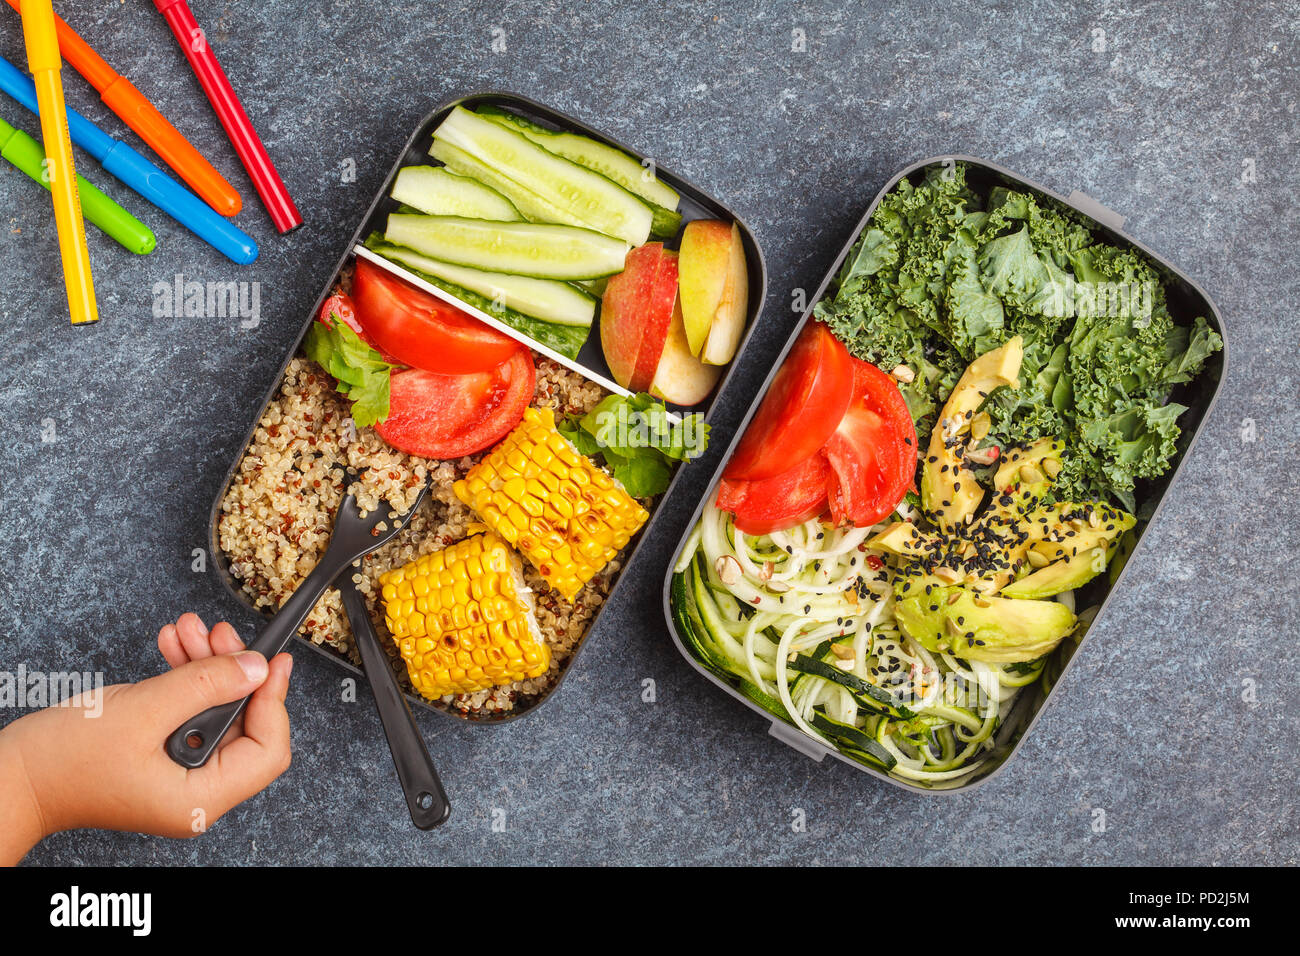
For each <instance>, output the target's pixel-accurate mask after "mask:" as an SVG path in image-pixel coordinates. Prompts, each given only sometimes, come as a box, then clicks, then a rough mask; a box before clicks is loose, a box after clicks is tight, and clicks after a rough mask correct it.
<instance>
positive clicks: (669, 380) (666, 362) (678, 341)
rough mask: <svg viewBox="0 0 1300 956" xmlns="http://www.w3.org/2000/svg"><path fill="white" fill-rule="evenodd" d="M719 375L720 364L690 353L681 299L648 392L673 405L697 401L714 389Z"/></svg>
mask: <svg viewBox="0 0 1300 956" xmlns="http://www.w3.org/2000/svg"><path fill="white" fill-rule="evenodd" d="M721 377H722V366H720V365H705V364H704V363H703V362H701V361H700V360H699V359H697V358H696V357H695V356H694V355H692V354H691V344H690V341H689V340H688V339H687V338H686V323H685V320H684V318H683V316H682V310H681V302H680V299H679V300H678V303H677V305H676V307H674V309H673V317H672V322H671V323H670V324H669V326H668V338H667V340H666V341H665V342H664V348H663V354H662V355H661V356H660V358H659V366H658V368H656V369H655V376H654V381H653V382H652V383H651V385H650V394H651V395H654V396H655V397H656V398H662V399H663V400H664V401H665V402H671V403H672V404H674V405H697V404H699V403H700V402H702V401H704V399H706V398H707V397H708V395H709V392H711V391H713V386H715V385H717V384H718V379H719V378H721Z"/></svg>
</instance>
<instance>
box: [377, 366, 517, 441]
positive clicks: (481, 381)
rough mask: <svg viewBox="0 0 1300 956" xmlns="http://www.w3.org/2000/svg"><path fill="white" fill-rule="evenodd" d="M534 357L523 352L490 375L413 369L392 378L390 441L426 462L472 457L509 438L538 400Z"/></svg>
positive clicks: (386, 428)
mask: <svg viewBox="0 0 1300 956" xmlns="http://www.w3.org/2000/svg"><path fill="white" fill-rule="evenodd" d="M536 384H537V370H536V369H535V368H534V367H533V356H532V353H531V352H529V351H528V350H527V349H518V350H516V351H515V353H514V354H513V355H512V356H510V358H509V359H507V360H506V361H505V362H503V363H501V364H500V365H499V366H497V367H496V368H494V369H489V370H488V371H486V372H470V373H467V374H464V375H441V374H439V373H437V372H429V371H426V370H424V369H418V368H412V369H407V370H405V371H402V372H394V373H393V375H392V380H391V386H390V395H389V412H388V418H387V419H385V420H384V421H382V422H380V423H379V424H378V425H376V426H375V431H377V432H379V436H380V437H381V438H383V440H384V441H386V442H388V444H390V445H392V446H393V447H394V448H396V449H398V450H399V451H404V452H406V453H407V454H410V455H418V456H419V457H421V458H435V459H443V460H446V459H450V458H460V457H462V456H463V455H472V454H474V453H475V452H478V451H482V450H483V449H485V448H488V447H490V446H492V445H495V444H496V443H497V442H498V441H500V440H501V439H502V438H504V437H505V436H506V435H507V434H508V433H509V432H510V430H511V429H512V428H514V427H515V426H516V425H518V424H519V421H520V419H522V418H523V417H524V409H525V408H527V407H528V403H529V402H531V401H532V399H533V389H534V387H535V386H536Z"/></svg>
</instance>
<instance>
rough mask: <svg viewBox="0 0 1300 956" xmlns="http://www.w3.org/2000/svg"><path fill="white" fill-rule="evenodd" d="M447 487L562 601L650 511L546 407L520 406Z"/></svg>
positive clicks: (613, 552) (612, 553)
mask: <svg viewBox="0 0 1300 956" xmlns="http://www.w3.org/2000/svg"><path fill="white" fill-rule="evenodd" d="M453 490H454V491H455V492H456V497H457V498H459V499H460V500H461V501H463V502H464V503H465V504H467V505H469V506H470V507H471V508H473V509H474V511H475V513H476V514H477V515H478V516H479V518H481V519H482V520H483V523H484V524H486V525H487V526H488V527H489V528H491V529H492V530H493V531H495V532H496V533H497V534H499V535H500V536H501V537H503V538H505V540H506V541H508V542H509V543H510V544H512V545H513V546H514V547H516V548H518V549H519V551H520V553H522V554H523V556H524V557H525V558H527V559H528V560H529V561H530V562H531V563H532V564H533V566H534V567H536V568H537V570H538V572H540V573H541V575H542V577H543V578H545V579H546V582H547V583H548V584H549V585H550V586H551V587H553V588H554V589H555V590H556V591H558V592H559V593H560V594H561V595H562V596H563V597H564V598H565V599H566V600H569V601H572V600H573V599H574V597H575V596H576V595H577V593H578V592H579V591H581V590H582V588H583V586H584V585H586V583H587V582H588V581H590V580H591V579H592V578H593V577H595V576H596V574H597V573H599V571H600V569H601V568H603V567H604V566H605V565H606V564H608V563H609V562H610V560H611V559H613V557H614V556H615V555H616V554H618V552H619V551H620V550H621V549H622V548H623V547H624V546H625V545H626V544H627V543H628V541H629V540H630V539H631V537H632V535H634V534H636V533H637V531H638V530H639V529H640V527H641V525H643V524H645V521H646V519H647V518H649V517H650V515H649V513H648V512H647V511H646V510H645V509H644V508H642V507H641V506H640V505H639V504H637V501H636V499H635V498H633V497H632V496H631V495H629V494H628V493H627V492H626V491H624V490H623V487H622V486H621V485H620V484H619V483H618V482H616V481H615V480H614V479H613V478H611V477H610V476H609V475H607V474H606V473H605V472H604V471H602V470H601V469H599V468H597V467H596V466H595V465H594V464H592V463H591V462H590V461H589V460H588V459H586V458H584V457H583V456H582V455H580V454H578V451H577V449H575V448H574V447H573V446H572V445H571V444H569V442H568V440H567V439H565V438H564V436H563V435H561V434H560V433H559V432H558V431H556V429H555V416H554V415H552V414H551V410H550V409H548V408H529V409H527V410H525V412H524V420H523V421H522V422H520V423H519V425H518V426H516V427H515V430H514V431H512V432H511V433H510V434H509V435H507V436H506V438H505V440H504V441H503V442H501V444H500V445H498V446H497V447H496V448H494V449H493V450H492V452H491V453H490V454H489V455H487V457H485V458H484V459H483V460H482V461H480V462H479V463H478V464H477V465H475V466H474V467H473V468H472V469H470V471H469V474H467V475H466V476H465V477H464V479H462V480H461V481H458V482H456V484H455V485H454V487H453Z"/></svg>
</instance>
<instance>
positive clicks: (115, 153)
mask: <svg viewBox="0 0 1300 956" xmlns="http://www.w3.org/2000/svg"><path fill="white" fill-rule="evenodd" d="M0 90H4V91H5V92H6V93H8V94H9V95H10V96H12V97H13V98H14V99H16V100H17V101H18V102H19V103H21V104H22V105H23V106H25V107H27V109H29V110H31V111H32V112H33V113H36V112H37V106H36V84H35V83H33V82H32V80H31V78H30V77H28V76H27V75H26V74H25V73H23V72H22V71H21V70H19V69H18V68H17V67H15V66H14V65H13V64H12V63H10V62H9V61H8V60H6V59H5V58H4V57H2V56H0ZM68 131H69V133H71V135H72V141H73V142H74V143H76V144H77V145H78V146H80V147H81V148H82V149H84V150H85V151H86V152H88V153H90V155H92V156H94V157H95V158H96V159H97V160H99V162H100V165H102V166H103V167H104V169H105V171H106V172H108V173H109V174H110V175H112V176H114V177H116V178H117V179H118V180H120V181H121V182H122V184H123V185H125V186H127V187H128V188H130V189H133V190H135V191H136V192H137V193H139V194H140V195H141V196H143V197H144V198H145V199H147V200H148V201H149V202H151V203H153V204H154V205H155V206H157V207H158V208H159V209H161V210H162V211H163V212H165V213H167V215H169V216H171V217H172V218H173V219H175V220H176V221H177V222H179V223H180V224H181V225H182V226H184V227H185V228H186V229H188V230H190V232H192V233H194V235H196V236H198V237H199V238H200V239H202V240H203V241H204V242H206V243H208V244H209V245H210V246H212V247H213V248H214V249H216V250H217V251H218V252H220V253H222V254H223V255H225V256H227V257H229V258H230V259H231V260H233V261H234V262H237V263H239V264H240V265H245V266H246V265H248V264H249V263H250V262H252V261H253V260H254V259H256V258H257V243H255V242H254V241H253V240H252V239H251V238H250V237H249V236H248V235H246V234H245V233H244V232H243V231H242V230H241V229H239V227H237V226H235V225H234V224H233V223H231V222H230V221H229V220H228V219H225V218H223V217H221V216H219V215H217V213H215V212H214V211H213V210H212V208H211V207H210V206H208V205H207V204H206V203H205V202H203V200H201V199H199V197H198V196H195V195H194V194H193V193H192V192H190V191H189V190H188V189H186V188H185V187H184V186H182V185H181V184H180V183H178V182H176V180H174V179H172V178H171V177H170V176H168V175H167V174H166V173H164V172H163V171H162V170H161V169H159V168H158V167H157V166H155V165H154V164H153V163H151V162H149V160H147V159H145V158H144V157H143V156H141V155H140V154H139V153H137V152H136V151H135V150H134V149H132V148H131V147H130V146H128V145H127V144H126V143H124V142H122V141H121V140H119V139H114V138H113V137H112V136H109V135H108V134H107V133H104V132H103V131H101V130H100V129H99V127H97V126H96V125H95V124H94V123H92V122H91V121H90V120H88V119H86V118H85V117H84V116H82V115H81V114H80V113H78V112H77V111H76V110H74V109H73V108H72V107H70V106H69V107H68Z"/></svg>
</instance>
